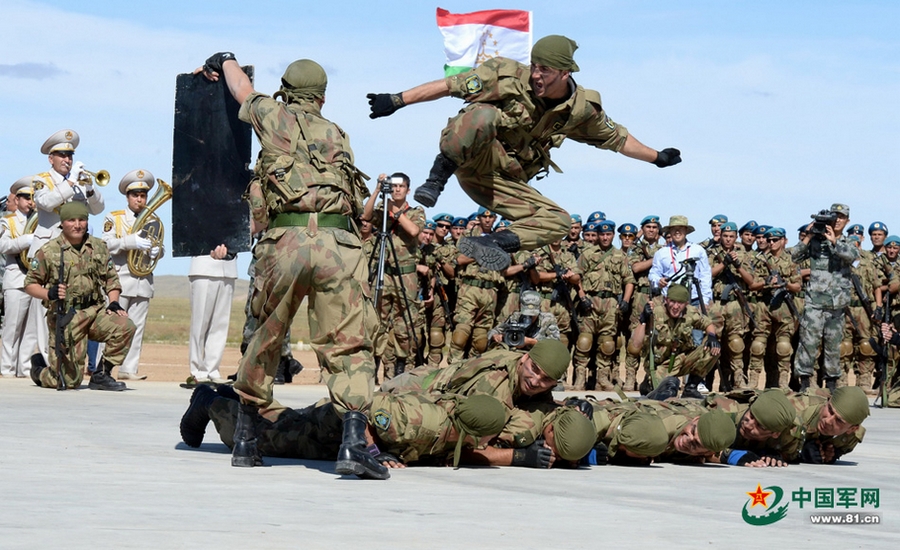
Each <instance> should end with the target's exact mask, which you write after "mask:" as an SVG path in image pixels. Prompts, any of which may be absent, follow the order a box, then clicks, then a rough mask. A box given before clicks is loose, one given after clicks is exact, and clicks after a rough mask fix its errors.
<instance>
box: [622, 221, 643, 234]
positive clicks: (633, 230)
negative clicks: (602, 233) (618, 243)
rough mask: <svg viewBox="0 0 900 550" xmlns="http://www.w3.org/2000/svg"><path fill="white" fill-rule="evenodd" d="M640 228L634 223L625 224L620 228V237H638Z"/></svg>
mask: <svg viewBox="0 0 900 550" xmlns="http://www.w3.org/2000/svg"><path fill="white" fill-rule="evenodd" d="M637 232H638V228H637V226H636V225H634V224H633V223H623V224H622V225H620V226H619V235H637Z"/></svg>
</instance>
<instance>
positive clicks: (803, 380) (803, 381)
mask: <svg viewBox="0 0 900 550" xmlns="http://www.w3.org/2000/svg"><path fill="white" fill-rule="evenodd" d="M799 379H800V389H798V390H797V393H803V392H805V391H806V390H808V389H809V376H800V377H799Z"/></svg>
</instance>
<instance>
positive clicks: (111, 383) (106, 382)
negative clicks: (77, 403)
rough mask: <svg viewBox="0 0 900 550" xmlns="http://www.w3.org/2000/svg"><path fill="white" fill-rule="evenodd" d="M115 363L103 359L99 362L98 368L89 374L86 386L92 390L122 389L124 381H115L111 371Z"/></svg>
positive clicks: (123, 388) (124, 387)
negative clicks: (89, 379) (89, 377)
mask: <svg viewBox="0 0 900 550" xmlns="http://www.w3.org/2000/svg"><path fill="white" fill-rule="evenodd" d="M113 368H115V365H113V364H112V363H110V362H109V361H107V360H106V359H104V360H103V361H101V362H100V368H98V369H97V370H95V371H94V374H92V375H91V381H90V382H88V388H89V389H92V390H105V391H124V390H125V389H126V386H125V383H124V382H116V381H115V379H113V377H112V375H111V374H110V373H112V370H113Z"/></svg>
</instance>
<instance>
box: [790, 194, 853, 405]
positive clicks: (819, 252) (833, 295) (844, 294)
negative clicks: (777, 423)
mask: <svg viewBox="0 0 900 550" xmlns="http://www.w3.org/2000/svg"><path fill="white" fill-rule="evenodd" d="M812 218H813V221H812V223H810V224H809V231H808V233H807V235H806V236H805V237H804V238H803V240H801V241H800V243H799V244H798V245H797V246H796V247H795V248H794V251H793V258H794V262H798V263H799V262H800V261H802V260H805V259H806V258H809V260H810V275H809V284H808V285H807V286H806V288H805V296H804V300H805V306H806V307H805V308H804V310H803V318H802V320H801V322H800V347H799V348H798V349H797V356H796V358H795V360H794V374H795V375H796V376H797V377H798V378H799V380H800V391H804V390H806V389H807V388H809V384H810V382H809V379H810V377H811V376H812V375H813V373H814V370H813V367H814V365H815V362H816V355H817V353H818V348H819V343H820V342H821V343H822V348H823V354H824V358H825V385H826V387H827V388H828V389H829V390H832V391H834V388H835V386H836V384H837V380H838V378H840V376H841V365H840V345H841V339H842V338H843V331H844V308H846V307H847V306H849V305H850V296H851V293H852V292H853V286H852V282H851V280H850V276H851V267H852V265H853V263H854V262H856V261H857V260H858V259H859V249H858V248H857V247H856V246H854V244H853V243H852V242H851V241H850V239H849V238H847V237H846V236H844V235H843V234H842V232H843V230H844V227H846V226H847V223H848V222H849V221H850V207H849V206H847V205H846V204H833V205H831V209H830V210H822V211H821V212H819V213H818V214H815V215H813V216H812Z"/></svg>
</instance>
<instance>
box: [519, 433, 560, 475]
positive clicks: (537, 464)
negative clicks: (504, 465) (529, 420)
mask: <svg viewBox="0 0 900 550" xmlns="http://www.w3.org/2000/svg"><path fill="white" fill-rule="evenodd" d="M552 455H553V452H552V451H550V449H548V448H547V447H544V440H543V439H538V440H537V441H535V442H534V443H532V444H531V445H529V446H527V447H525V448H524V449H514V450H513V458H512V465H513V466H525V467H527V468H549V467H550V458H551V457H552Z"/></svg>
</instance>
